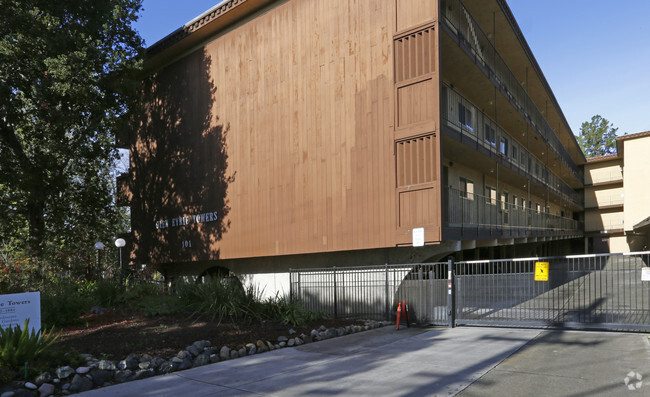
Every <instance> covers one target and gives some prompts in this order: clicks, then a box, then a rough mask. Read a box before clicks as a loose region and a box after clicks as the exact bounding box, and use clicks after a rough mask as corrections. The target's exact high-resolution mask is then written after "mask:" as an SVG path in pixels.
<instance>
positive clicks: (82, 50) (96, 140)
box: [0, 0, 143, 258]
mask: <svg viewBox="0 0 650 397" xmlns="http://www.w3.org/2000/svg"><path fill="white" fill-rule="evenodd" d="M0 9H2V13H0V243H2V242H3V241H13V242H14V243H15V242H17V241H18V242H22V243H23V244H24V248H26V249H27V250H28V251H29V253H30V255H31V256H32V257H36V258H42V257H44V255H46V254H47V251H50V254H52V253H53V252H55V251H57V252H61V251H75V250H77V249H79V247H80V246H81V245H84V246H85V245H86V244H88V243H92V242H93V241H97V240H98V239H100V238H104V239H107V238H110V237H111V236H115V233H117V232H118V230H115V228H118V227H119V225H120V223H121V222H123V221H124V219H123V217H122V216H121V214H120V213H119V212H118V211H117V209H116V208H115V205H114V199H113V197H114V196H113V187H114V175H112V174H111V168H112V167H113V163H114V161H115V159H116V158H117V151H116V149H115V147H114V141H115V131H116V130H117V129H118V128H119V126H120V119H121V118H122V119H124V118H126V117H120V116H123V115H125V114H126V113H127V112H128V110H129V109H130V108H131V107H132V106H133V105H134V104H135V103H136V102H135V101H137V97H138V96H137V95H138V93H139V83H138V82H137V79H136V78H135V71H137V69H138V68H139V66H140V63H141V60H140V59H141V55H142V52H143V51H142V49H143V41H142V39H141V38H140V36H139V35H138V33H137V32H136V31H135V30H134V29H133V27H132V23H133V22H134V21H135V20H136V19H137V15H138V12H139V11H140V9H141V0H93V1H87V0H58V1H51V0H0ZM110 229H113V230H110ZM102 233H103V235H102ZM90 247H92V244H91V245H90Z"/></svg>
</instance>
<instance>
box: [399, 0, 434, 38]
mask: <svg viewBox="0 0 650 397" xmlns="http://www.w3.org/2000/svg"><path fill="white" fill-rule="evenodd" d="M396 4H397V18H396V19H397V31H398V32H399V31H402V30H406V29H410V28H412V27H413V26H417V25H421V24H423V23H425V22H429V21H433V20H434V19H436V14H437V13H438V11H437V8H436V7H437V6H438V2H437V1H434V0H396Z"/></svg>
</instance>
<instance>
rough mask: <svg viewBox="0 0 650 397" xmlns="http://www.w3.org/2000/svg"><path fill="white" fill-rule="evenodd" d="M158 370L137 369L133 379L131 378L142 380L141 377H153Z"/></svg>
mask: <svg viewBox="0 0 650 397" xmlns="http://www.w3.org/2000/svg"><path fill="white" fill-rule="evenodd" d="M155 374H156V372H155V371H154V370H153V369H139V370H137V371H135V374H134V375H133V379H131V380H140V379H145V378H151V377H152V376H154V375H155Z"/></svg>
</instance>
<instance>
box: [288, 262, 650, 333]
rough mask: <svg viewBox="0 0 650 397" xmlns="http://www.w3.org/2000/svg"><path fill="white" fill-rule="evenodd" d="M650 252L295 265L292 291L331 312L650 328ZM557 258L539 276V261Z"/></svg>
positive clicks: (445, 321) (433, 320)
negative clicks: (404, 306) (403, 311)
mask: <svg viewBox="0 0 650 397" xmlns="http://www.w3.org/2000/svg"><path fill="white" fill-rule="evenodd" d="M649 259H650V252H638V253H629V254H604V255H576V256H565V257H547V258H517V259H506V260H489V261H488V260H485V261H463V262H455V263H454V262H453V261H449V262H443V263H429V264H410V265H385V266H379V267H345V268H322V269H309V270H291V271H290V285H291V295H292V297H294V298H297V299H299V300H300V301H301V302H302V304H303V306H304V308H305V309H308V310H313V311H319V312H324V313H326V314H327V315H329V316H331V317H335V318H336V317H340V318H343V317H345V318H367V319H377V320H380V319H381V320H384V319H385V320H392V319H394V317H395V311H396V307H397V302H401V301H406V302H407V303H408V305H409V311H410V314H411V317H412V318H414V319H415V320H416V321H417V322H419V323H429V324H435V325H448V326H455V325H497V326H525V327H560V328H599V329H610V330H633V331H647V330H650V281H643V280H642V272H643V268H644V267H647V266H648V263H649ZM537 262H547V263H548V264H549V268H548V269H549V270H548V281H535V277H534V273H535V264H536V263H537Z"/></svg>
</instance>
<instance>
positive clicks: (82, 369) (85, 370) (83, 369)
mask: <svg viewBox="0 0 650 397" xmlns="http://www.w3.org/2000/svg"><path fill="white" fill-rule="evenodd" d="M75 372H76V373H78V374H79V375H85V374H87V373H88V372H90V368H89V367H79V368H77V369H76V370H75Z"/></svg>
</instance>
